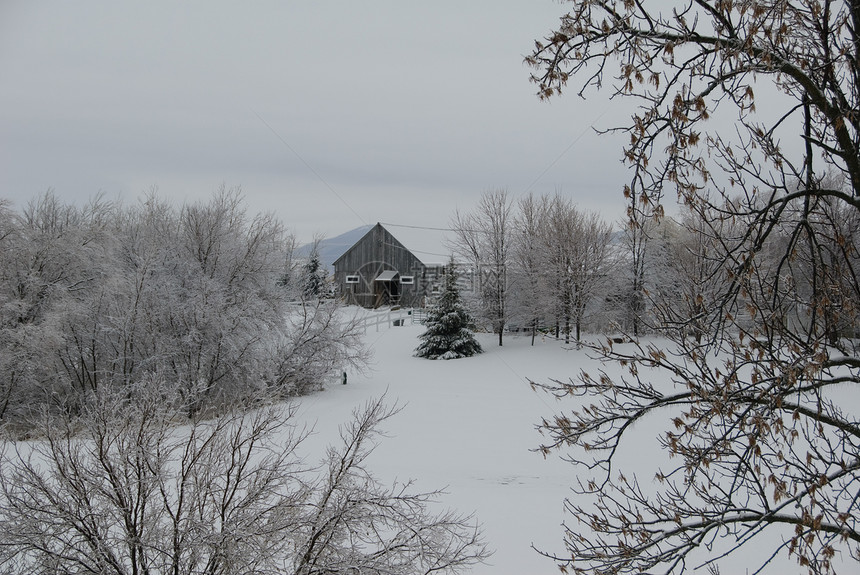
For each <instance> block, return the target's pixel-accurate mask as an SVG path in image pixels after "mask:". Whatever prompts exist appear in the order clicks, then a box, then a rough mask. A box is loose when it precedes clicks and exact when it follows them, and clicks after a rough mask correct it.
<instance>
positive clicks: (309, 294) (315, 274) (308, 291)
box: [302, 246, 326, 299]
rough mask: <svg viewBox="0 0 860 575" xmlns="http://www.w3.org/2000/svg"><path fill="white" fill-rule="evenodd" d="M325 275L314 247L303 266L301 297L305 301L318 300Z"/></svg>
mask: <svg viewBox="0 0 860 575" xmlns="http://www.w3.org/2000/svg"><path fill="white" fill-rule="evenodd" d="M325 279H326V273H325V270H324V269H323V267H322V262H321V261H320V255H319V252H318V251H317V248H316V246H314V249H313V251H311V256H310V259H309V260H308V262H307V263H306V264H305V267H304V273H303V279H302V295H304V298H305V299H318V298H319V297H320V295H322V293H323V287H324V286H325Z"/></svg>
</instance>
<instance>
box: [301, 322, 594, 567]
mask: <svg viewBox="0 0 860 575" xmlns="http://www.w3.org/2000/svg"><path fill="white" fill-rule="evenodd" d="M375 329H376V328H374V327H372V328H370V329H369V330H368V333H367V335H366V337H367V341H368V343H369V344H370V345H371V346H372V347H373V349H374V353H375V357H374V365H373V366H372V370H371V371H369V372H368V373H367V374H363V375H362V374H349V380H348V381H349V382H348V384H347V385H345V386H344V385H336V384H333V385H331V386H329V387H328V388H327V389H326V390H325V391H324V392H322V393H318V394H316V395H313V396H311V397H307V398H305V399H303V400H302V402H301V408H300V412H299V417H300V418H301V419H302V420H304V421H306V422H308V423H309V424H311V425H313V427H314V429H315V434H314V435H313V436H312V437H311V438H310V440H309V442H308V443H306V445H305V448H306V449H307V450H308V453H314V452H315V453H322V451H316V450H317V449H320V450H322V449H323V448H324V446H325V445H327V444H329V443H333V442H336V439H337V433H338V425H339V424H341V423H342V422H344V421H346V420H347V419H348V418H349V417H350V413H351V412H352V410H353V409H355V408H356V407H359V406H362V405H363V404H364V403H365V402H366V401H368V400H369V399H371V398H377V397H379V396H381V395H383V394H385V396H386V398H387V403H388V404H394V403H396V404H397V405H400V406H402V407H403V409H402V411H401V412H400V413H398V414H397V415H396V416H394V417H393V418H392V419H390V420H388V421H387V422H386V424H385V425H384V428H383V429H384V431H385V432H386V434H387V436H388V437H386V438H385V439H384V440H383V441H382V442H381V443H380V445H379V447H378V448H377V450H376V451H375V453H374V454H373V455H372V456H371V458H370V459H369V461H368V466H369V467H370V469H371V471H372V472H373V473H374V474H375V475H377V477H379V478H380V479H382V480H383V481H384V482H390V481H392V480H394V479H398V480H401V481H402V480H406V479H415V480H416V481H417V487H418V488H419V489H422V490H432V489H437V488H444V489H445V490H446V492H447V494H446V495H445V496H444V499H443V503H444V504H445V506H448V507H451V508H454V509H456V510H457V511H460V512H474V513H475V515H476V516H477V518H478V519H479V521H480V522H481V523H482V524H483V527H484V534H485V537H486V539H487V541H488V543H489V544H490V546H491V548H492V549H494V550H495V554H494V555H493V557H492V558H491V559H490V564H488V565H482V566H479V567H477V568H475V569H474V570H473V573H475V574H482V573H493V574H495V575H505V574H520V573H528V574H533V575H539V574H541V573H557V572H558V570H557V567H556V566H555V563H554V562H553V561H552V560H549V559H546V558H544V557H541V556H540V555H539V554H538V553H537V552H536V551H534V550H533V549H532V548H531V546H532V545H534V546H535V547H537V548H539V549H544V550H548V551H560V550H561V549H562V548H563V547H562V530H561V527H560V524H561V522H562V520H563V518H564V515H563V512H562V505H563V500H564V498H565V497H566V496H567V495H568V494H569V486H570V484H571V481H572V478H573V468H572V467H571V466H570V465H567V464H565V463H563V462H561V461H560V460H559V459H558V458H557V457H551V458H548V459H544V457H543V456H542V455H540V454H539V453H535V452H534V451H533V450H534V449H535V448H536V447H537V446H538V445H539V444H540V441H541V438H540V435H539V434H538V433H537V431H536V429H535V426H536V424H537V423H538V422H539V421H540V419H541V417H546V416H549V415H551V414H552V413H553V412H554V410H557V409H559V408H560V407H561V406H560V405H558V404H556V402H555V400H554V399H553V398H551V397H549V396H547V395H546V394H543V393H539V392H535V391H532V389H531V387H530V386H529V384H528V378H531V379H533V380H536V381H545V380H546V379H548V378H550V377H553V378H567V377H571V376H575V375H576V373H578V372H579V369H580V367H581V366H582V365H583V363H584V362H587V361H588V360H587V358H586V357H585V355H584V353H582V352H578V351H575V350H566V349H564V346H562V345H561V344H559V343H558V342H556V341H554V340H551V339H547V340H545V341H542V340H538V341H537V343H536V345H535V347H531V346H530V343H531V342H530V338H528V337H508V338H506V340H505V346H504V347H503V348H499V347H498V346H497V345H495V343H496V342H495V337H494V336H492V335H488V334H478V337H479V339H480V341H481V344H482V345H483V346H484V349H485V353H483V354H481V355H478V356H475V357H472V358H468V359H458V360H451V361H430V360H426V359H419V358H415V357H412V352H413V350H414V348H415V347H416V346H417V345H418V335H419V334H420V333H421V332H422V331H423V329H424V328H423V327H422V326H420V325H412V324H411V323H410V322H409V320H407V322H406V325H405V326H402V327H392V328H387V329H386V328H384V327H380V328H379V329H380V331H379V332H377V331H375ZM564 407H565V408H570V407H571V406H570V405H569V404H568V405H565V406H564ZM568 519H570V518H568Z"/></svg>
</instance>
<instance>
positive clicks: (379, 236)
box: [333, 223, 448, 266]
mask: <svg viewBox="0 0 860 575" xmlns="http://www.w3.org/2000/svg"><path fill="white" fill-rule="evenodd" d="M392 227H397V236H396V237H395V236H394V234H392V233H391V231H389V230H388V229H387V228H386V227H385V226H383V225H382V224H381V223H377V224H376V225H375V226H373V227H372V228H370V230H368V231H367V233H366V234H364V235H363V236H362V237H361V239H359V240H358V241H357V242H355V244H353V245H352V246H351V247H350V248H349V249H347V250H346V251H345V252H344V253H343V254H341V255H340V257H338V258H337V259H336V260H335V261H334V263H333V265H335V266H337V265H338V262H340V261H341V260H343V259H344V258H346V257H348V255H349V254H350V253H351V252H352V251H353V250H354V249H356V248H357V247H358V246H360V245H361V244H363V243H364V242H366V241H374V240H376V241H384V242H385V244H386V245H387V246H389V247H394V248H399V249H403V250H406V251H407V252H409V253H410V254H411V255H412V256H413V257H414V258H415V259H417V260H418V261H420V262H421V263H422V264H424V265H425V266H429V265H435V264H442V263H444V262H446V261H447V258H448V256H446V255H444V253H445V252H446V251H447V248H446V245H445V238H444V235H443V233H442V232H443V231H444V230H429V229H427V228H418V227H410V226H394V225H392Z"/></svg>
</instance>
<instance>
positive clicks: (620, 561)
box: [528, 0, 860, 573]
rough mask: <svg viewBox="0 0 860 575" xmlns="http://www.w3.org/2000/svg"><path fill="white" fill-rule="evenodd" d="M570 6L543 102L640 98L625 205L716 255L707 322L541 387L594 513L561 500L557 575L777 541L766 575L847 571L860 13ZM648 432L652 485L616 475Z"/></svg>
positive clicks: (779, 5) (669, 568) (673, 330)
mask: <svg viewBox="0 0 860 575" xmlns="http://www.w3.org/2000/svg"><path fill="white" fill-rule="evenodd" d="M569 4H570V9H571V10H570V13H568V14H566V15H565V16H564V17H563V18H562V20H561V23H560V25H559V27H558V29H557V30H555V31H554V32H553V33H552V34H551V35H550V36H549V37H547V38H546V40H545V41H542V42H538V43H537V45H536V48H535V51H534V52H533V54H532V55H531V56H530V57H529V58H528V62H529V63H530V64H531V65H533V66H534V67H535V69H536V70H537V72H536V73H535V75H534V78H533V79H534V80H535V81H536V82H537V83H538V84H539V85H540V94H541V96H542V97H550V96H552V95H554V94H556V93H558V92H560V91H561V90H562V89H564V88H565V87H566V86H567V85H568V83H569V82H572V81H576V82H579V86H580V87H581V90H580V93H581V94H583V95H587V94H588V93H589V92H590V91H591V90H600V89H608V90H609V91H610V92H611V94H612V95H613V96H617V97H620V98H627V97H630V98H633V99H635V100H636V101H637V102H639V104H640V108H639V109H638V111H637V112H636V113H635V114H634V116H633V117H632V119H631V122H630V123H629V124H627V125H626V126H620V127H619V128H618V129H620V130H623V131H625V132H626V133H627V134H628V135H629V138H630V140H629V142H630V143H629V145H628V146H627V147H626V148H625V150H624V152H623V154H624V158H625V160H626V161H627V162H628V163H629V165H630V166H631V169H632V170H633V173H634V182H638V187H637V186H631V189H629V190H628V191H627V193H628V198H629V199H630V200H631V201H634V203H633V204H631V205H642V206H646V207H647V210H648V212H647V214H646V215H648V216H649V218H648V219H649V221H654V218H652V217H650V216H656V217H657V219H659V217H660V216H661V215H662V206H661V205H660V202H661V201H662V199H663V198H664V192H665V191H666V190H669V189H671V190H673V191H675V192H677V196H678V198H679V200H680V201H681V202H682V203H683V204H685V205H687V206H689V207H690V209H691V210H693V211H694V213H695V214H697V218H698V222H697V228H698V230H699V231H698V233H701V234H702V235H701V237H702V239H703V240H704V241H705V245H707V246H708V249H709V253H711V254H713V255H712V256H709V257H711V258H712V259H709V261H708V266H709V268H708V270H707V271H706V272H705V273H706V274H709V275H711V276H713V277H715V278H719V279H720V280H721V281H719V282H717V283H716V285H715V286H714V287H715V288H716V289H714V291H713V292H711V293H704V292H701V291H700V293H698V294H695V295H692V294H691V297H692V301H694V302H696V304H697V305H699V304H700V307H699V308H698V309H696V310H695V312H694V313H690V314H688V315H687V317H686V318H685V319H679V320H678V321H673V322H672V324H671V325H668V326H663V327H664V328H665V329H664V330H663V332H662V334H663V335H665V336H666V337H668V338H669V339H668V340H660V342H662V343H659V345H658V344H656V343H655V344H649V343H648V342H640V341H636V342H634V343H633V344H631V345H630V346H621V347H619V346H617V345H613V344H612V343H608V344H607V345H605V346H603V347H602V348H600V349H599V350H598V351H600V352H601V353H602V354H603V357H604V358H605V359H610V360H612V359H614V360H617V361H619V362H620V363H621V365H622V366H625V367H626V368H627V370H628V371H627V374H626V375H624V376H615V377H612V376H610V374H609V373H599V374H588V373H583V374H581V376H580V377H579V378H578V380H575V381H569V382H558V383H557V384H556V385H550V386H548V387H550V388H551V389H552V390H553V392H555V393H558V394H559V395H565V396H583V397H585V398H588V400H587V401H588V404H587V406H586V408H585V409H581V410H578V411H576V412H574V413H572V414H568V415H559V416H556V417H554V418H552V419H551V420H549V421H546V422H545V425H544V431H545V432H546V433H547V435H548V438H549V439H548V442H547V445H546V447H545V449H546V450H548V451H549V450H551V449H553V448H564V449H571V450H572V451H571V453H570V457H571V459H572V460H573V461H576V462H579V463H582V464H583V465H584V466H585V467H584V469H591V470H592V473H590V474H589V475H588V476H587V477H584V478H583V479H582V482H581V484H580V485H579V490H580V491H581V492H584V493H588V494H591V495H593V496H594V501H595V503H594V505H593V506H589V505H587V504H586V503H584V501H585V499H583V500H582V501H583V503H578V502H577V501H574V500H571V501H569V502H568V505H569V507H570V509H571V511H572V512H573V513H574V514H576V516H577V517H578V518H579V519H580V520H581V522H582V523H581V526H580V527H570V528H569V529H568V531H567V545H568V550H567V553H565V554H560V555H559V556H558V557H557V559H558V560H559V561H560V562H561V563H562V564H563V565H565V566H566V567H569V568H572V569H574V570H576V571H583V572H585V571H587V572H589V573H639V572H645V571H648V572H656V570H657V569H660V570H661V571H662V572H666V573H676V572H681V571H684V570H685V569H686V568H687V566H688V565H695V564H696V563H698V562H701V563H705V564H712V565H714V564H716V563H718V562H719V561H720V560H721V559H722V558H723V557H724V556H725V555H726V554H731V553H736V552H739V551H740V550H741V548H747V547H748V546H751V545H755V544H756V543H753V542H758V541H760V540H761V541H769V542H774V541H775V543H771V546H770V548H767V549H766V550H765V551H763V550H762V549H761V548H759V550H758V551H759V555H758V557H757V558H755V559H754V560H757V561H758V564H759V565H760V566H761V565H767V564H768V563H770V562H771V561H773V560H774V558H775V557H777V556H778V555H780V554H782V553H785V554H787V555H788V556H789V557H792V558H794V559H795V560H797V561H798V562H799V564H800V565H801V566H804V567H806V568H807V569H808V570H809V572H810V573H831V572H835V571H837V570H839V569H840V567H838V566H837V564H838V563H837V562H838V561H844V562H845V563H849V562H851V561H855V562H856V561H858V560H860V524H858V517H860V509H858V505H860V491H858V483H860V448H858V446H860V431H858V429H860V425H858V421H860V420H858V413H857V410H856V408H855V407H852V405H849V404H847V403H846V402H845V401H844V400H843V399H842V398H840V395H839V394H840V390H841V389H844V388H845V386H849V387H856V385H857V384H858V383H860V363H858V361H857V360H856V351H855V347H854V340H853V339H852V337H853V336H854V335H855V334H856V328H857V313H856V310H857V302H858V298H857V294H858V289H857V288H858V276H857V275H856V273H855V270H856V269H857V264H858V252H857V249H856V234H855V228H854V227H853V224H852V223H851V222H854V221H856V214H857V211H858V208H860V200H858V198H860V153H858V152H860V67H858V65H857V62H858V58H860V36H858V33H860V32H858V31H860V5H858V4H857V3H856V2H843V1H831V0H824V1H818V0H800V1H781V2H768V1H765V2H761V1H755V2H753V1H745V0H741V1H737V2H722V1H719V2H710V1H707V0H702V1H690V2H685V3H680V4H678V5H676V6H673V7H668V6H667V7H663V8H662V9H661V8H660V7H658V6H652V5H647V4H643V3H641V2H629V1H620V0H619V1H615V0H572V1H571V2H570V3H569ZM757 94H759V95H758V96H757ZM762 94H765V95H762ZM709 120H710V121H709ZM715 120H719V121H715ZM726 120H729V121H730V122H731V123H729V124H728V126H730V127H729V128H726V126H727V123H726ZM825 175H826V176H827V177H824V176H825ZM834 176H836V177H834ZM636 198H638V199H636ZM637 217H638V214H631V215H630V219H631V222H632V223H631V225H633V226H640V225H641V220H639V221H637V220H636V218H637ZM834 224H836V225H834ZM711 250H713V251H711ZM700 296H701V297H700ZM658 311H659V310H658ZM662 316H663V317H670V316H669V314H667V313H664V314H662ZM675 317H676V318H678V316H677V314H676V316H675ZM658 327H660V326H658ZM686 327H689V328H690V329H692V330H694V331H695V330H699V331H700V337H696V338H688V337H686V336H685V334H686V333H688V330H687V329H686ZM846 336H851V337H846ZM667 341H668V343H666V342H667ZM655 369H656V370H663V373H664V375H663V376H661V377H660V379H661V380H668V381H669V384H668V385H665V386H662V385H658V384H657V383H655V381H654V380H653V379H652V374H654V373H655V371H654V370H655ZM661 418H668V419H667V421H666V427H665V429H664V431H663V432H662V434H661V435H660V437H659V442H660V445H661V446H662V447H663V449H665V450H666V452H668V454H670V455H672V456H674V459H669V460H668V462H667V463H666V464H665V465H667V466H668V467H667V468H664V469H657V470H654V471H655V472H656V476H657V478H658V480H659V485H658V486H657V488H656V489H654V490H652V489H646V488H645V485H646V484H645V482H644V481H640V480H639V479H637V477H635V476H631V475H619V474H618V473H617V468H618V466H619V465H621V463H622V462H620V461H618V460H617V458H616V454H617V453H618V450H619V449H620V446H621V445H622V444H624V443H626V442H627V441H629V440H630V439H632V433H631V430H633V429H634V428H635V426H636V424H637V423H638V422H640V421H643V420H645V419H648V420H650V421H655V420H657V419H661ZM767 534H773V536H772V537H771V538H762V537H760V536H761V535H767Z"/></svg>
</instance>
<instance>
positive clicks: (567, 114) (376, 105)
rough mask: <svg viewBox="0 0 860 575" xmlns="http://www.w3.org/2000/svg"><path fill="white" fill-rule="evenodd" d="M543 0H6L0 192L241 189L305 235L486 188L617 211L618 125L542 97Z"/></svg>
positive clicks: (445, 210)
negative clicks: (537, 66) (532, 71)
mask: <svg viewBox="0 0 860 575" xmlns="http://www.w3.org/2000/svg"><path fill="white" fill-rule="evenodd" d="M563 12H564V5H563V4H559V3H558V2H554V1H552V0H468V1H466V0H434V1H433V2H426V1H424V2H413V1H410V0H366V1H363V2H357V1H355V0H308V1H288V0H285V1H278V2H274V1H273V2H242V3H239V2H229V3H228V2H220V1H219V2H214V1H206V2H186V1H182V2H176V1H158V0H150V1H147V2H136V3H125V2H107V1H105V2H93V1H77V2H32V1H31V0H22V1H16V0H12V1H10V0H0V78H2V89H0V197H5V198H7V199H10V200H12V201H13V203H14V204H15V205H16V206H19V207H20V206H22V205H23V204H25V203H26V202H27V201H28V200H30V199H32V198H33V197H34V196H36V195H38V194H40V193H42V192H44V191H45V190H47V189H49V188H52V189H54V190H55V192H56V193H57V194H58V195H59V196H60V197H61V198H63V199H64V200H69V201H75V202H83V201H85V200H86V199H87V198H89V197H91V196H92V195H94V194H96V193H98V192H104V193H105V194H106V195H107V196H108V197H109V198H121V199H122V200H123V201H124V202H126V203H129V202H134V201H136V199H137V198H138V197H139V195H140V194H141V193H144V192H146V191H148V190H150V189H152V188H153V187H157V189H158V191H159V194H160V195H161V196H163V197H165V198H168V199H171V200H173V201H175V202H177V203H181V202H183V201H195V200H198V199H205V198H207V197H209V196H210V195H211V194H212V193H213V192H214V191H216V190H217V189H218V188H219V187H221V185H222V184H223V185H226V186H227V187H233V186H241V188H242V190H243V192H244V195H245V197H246V199H247V204H248V206H249V208H250V209H251V210H252V211H255V212H256V211H263V210H271V211H274V212H275V213H276V214H277V215H278V216H279V217H280V218H281V219H282V220H283V221H284V222H285V223H286V224H287V225H288V226H290V227H291V228H293V229H294V230H295V231H296V233H297V234H298V235H299V236H300V237H301V238H303V239H307V238H310V236H312V235H313V234H314V233H315V232H320V233H323V234H325V235H327V236H329V237H331V236H335V235H337V234H339V233H341V232H343V231H346V230H349V229H352V228H355V227H357V226H360V225H362V224H366V223H375V222H377V221H382V222H391V223H398V224H406V225H423V226H445V225H447V223H448V220H449V218H450V216H451V214H452V213H453V211H454V209H455V208H459V209H461V210H468V209H470V208H471V207H472V206H473V205H474V203H475V202H476V200H477V198H478V196H479V195H480V194H481V192H483V191H485V190H487V189H492V188H507V189H508V190H509V192H510V193H511V194H512V195H513V196H515V197H516V196H519V195H521V194H524V193H527V192H529V191H533V192H536V193H544V192H549V193H552V192H554V191H555V190H561V192H562V193H564V194H566V195H569V196H571V197H572V198H573V199H574V200H575V201H576V202H577V204H579V205H580V206H581V207H583V208H585V209H590V210H600V211H602V212H603V213H604V214H605V216H606V217H607V219H610V220H612V221H615V220H617V219H618V218H619V217H620V216H621V214H622V213H623V206H622V199H621V198H622V196H621V186H622V184H623V181H624V180H625V179H626V177H627V176H626V174H625V171H624V168H623V166H622V165H621V163H620V161H619V159H620V147H619V146H620V142H619V141H618V140H617V139H615V140H613V139H612V138H598V137H597V136H595V135H594V134H593V133H592V131H591V127H592V126H597V127H603V128H605V127H608V126H609V125H611V124H612V123H613V121H614V120H613V116H614V115H616V116H617V114H618V113H619V111H618V110H617V109H615V108H614V104H610V103H609V102H606V101H589V102H583V101H582V100H580V99H578V98H577V97H576V95H575V94H573V93H570V94H567V95H565V96H564V97H563V98H562V99H557V100H554V101H552V102H549V103H547V102H540V101H539V100H538V98H537V97H536V96H535V92H536V86H535V85H534V84H531V83H530V82H529V81H528V77H529V69H528V68H527V67H526V66H525V65H524V64H523V58H524V56H525V55H527V54H528V53H529V51H530V50H531V47H532V46H533V43H534V40H535V39H537V38H540V37H542V36H544V35H545V34H546V33H547V32H548V31H550V30H551V29H552V27H553V26H555V24H556V22H557V21H558V18H559V16H560V15H561V14H562V13H563Z"/></svg>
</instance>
